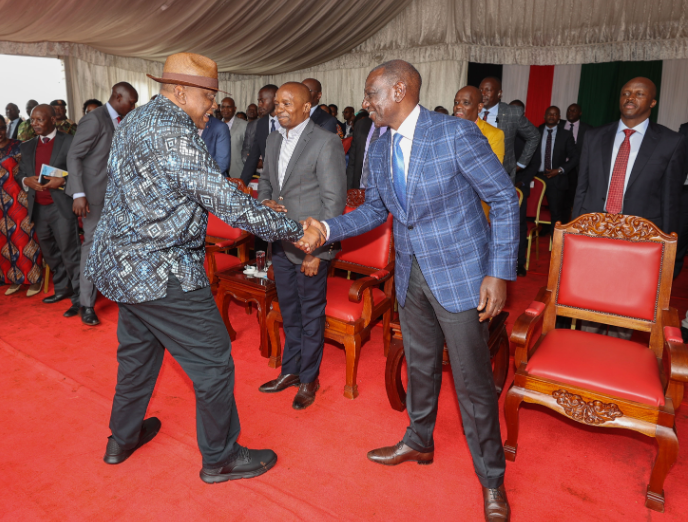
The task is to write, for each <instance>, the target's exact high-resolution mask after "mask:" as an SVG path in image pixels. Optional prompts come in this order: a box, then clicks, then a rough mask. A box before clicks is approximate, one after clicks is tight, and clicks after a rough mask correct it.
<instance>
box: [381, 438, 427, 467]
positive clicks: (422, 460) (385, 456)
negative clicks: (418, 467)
mask: <svg viewBox="0 0 688 522" xmlns="http://www.w3.org/2000/svg"><path fill="white" fill-rule="evenodd" d="M368 459H369V460H372V461H373V462H377V463H378V464H384V465H385V466H396V465H397V464H401V463H402V462H409V461H416V462H418V464H423V465H425V464H432V462H433V460H434V459H435V452H434V450H433V451H427V452H424V453H422V452H420V451H416V450H414V449H413V448H412V447H410V446H407V445H406V444H404V441H403V440H402V441H400V442H399V443H397V445H396V446H387V447H385V448H379V449H375V450H373V451H369V452H368Z"/></svg>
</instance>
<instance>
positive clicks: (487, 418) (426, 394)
mask: <svg viewBox="0 0 688 522" xmlns="http://www.w3.org/2000/svg"><path fill="white" fill-rule="evenodd" d="M399 316H400V319H401V331H402V334H403V337H404V354H405V355H406V367H407V371H408V389H407V394H406V409H407V411H408V415H409V420H410V424H409V427H408V428H407V430H406V434H405V436H404V443H405V444H406V445H408V446H410V447H411V448H413V449H415V450H417V451H422V452H425V451H430V450H433V449H434V441H433V437H432V433H433V431H434V429H435V421H436V419H437V400H438V396H439V393H440V387H441V384H442V351H443V346H444V341H445V339H446V342H447V350H448V351H449V360H450V363H451V367H452V374H453V376H454V386H455V387H456V395H457V397H458V399H459V405H460V407H461V417H462V420H463V427H464V431H465V434H466V440H467V442H468V447H469V449H470V451H471V456H472V457H473V466H474V468H475V472H476V474H477V475H478V478H479V479H480V483H481V484H482V485H483V487H487V488H497V487H499V486H501V485H502V483H503V482H504V471H505V469H506V462H505V459H504V448H503V446H502V439H501V433H500V429H499V408H498V397H497V393H496V391H495V386H494V380H493V378H492V365H491V363H490V350H489V347H488V345H487V341H488V337H489V332H488V324H487V322H485V323H481V322H480V321H479V320H478V312H477V310H475V309H472V310H467V311H465V312H459V313H451V312H448V311H447V310H445V309H444V308H443V307H442V305H440V304H439V302H438V301H437V299H435V297H434V296H433V294H432V291H431V290H430V287H429V286H428V284H427V282H426V281H425V277H424V276H423V273H422V271H421V269H420V267H419V266H418V262H417V261H416V259H415V257H414V259H413V267H412V268H411V276H410V281H409V288H408V292H407V294H406V304H405V305H404V306H403V307H399ZM457 436H458V434H457Z"/></svg>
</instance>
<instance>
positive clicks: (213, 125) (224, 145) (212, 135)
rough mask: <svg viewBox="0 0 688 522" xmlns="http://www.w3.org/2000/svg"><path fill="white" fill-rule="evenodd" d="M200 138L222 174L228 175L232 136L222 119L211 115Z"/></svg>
mask: <svg viewBox="0 0 688 522" xmlns="http://www.w3.org/2000/svg"><path fill="white" fill-rule="evenodd" d="M201 138H202V139H203V141H204V142H205V145H206V147H208V153H209V154H210V157H211V158H213V159H214V160H215V162H216V163H217V166H218V167H219V168H220V172H221V173H222V175H223V176H225V177H227V176H229V164H230V162H231V160H232V137H231V134H230V132H229V127H227V125H226V124H224V123H223V122H222V120H218V119H217V118H215V117H211V118H210V119H209V120H208V123H207V125H206V126H205V129H203V132H202V133H201Z"/></svg>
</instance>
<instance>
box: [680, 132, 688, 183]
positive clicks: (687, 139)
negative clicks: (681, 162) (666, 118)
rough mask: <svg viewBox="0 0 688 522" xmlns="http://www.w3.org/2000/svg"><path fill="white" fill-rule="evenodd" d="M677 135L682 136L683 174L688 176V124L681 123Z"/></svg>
mask: <svg viewBox="0 0 688 522" xmlns="http://www.w3.org/2000/svg"><path fill="white" fill-rule="evenodd" d="M678 132H679V134H681V135H682V136H683V139H684V143H685V145H686V160H685V163H686V168H685V172H686V174H688V123H682V124H681V127H680V128H679V129H678Z"/></svg>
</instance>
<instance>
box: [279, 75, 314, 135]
mask: <svg viewBox="0 0 688 522" xmlns="http://www.w3.org/2000/svg"><path fill="white" fill-rule="evenodd" d="M311 98H312V96H311V91H310V89H309V88H308V87H307V86H306V85H305V84H303V83H298V82H287V83H285V84H284V85H282V86H281V87H280V88H279V89H278V90H277V93H276V94H275V116H277V119H278V120H279V123H280V125H281V126H282V127H284V128H285V129H287V130H290V129H293V128H294V127H296V126H297V125H299V124H300V123H303V122H304V121H306V120H307V119H308V117H309V116H310V113H311Z"/></svg>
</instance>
